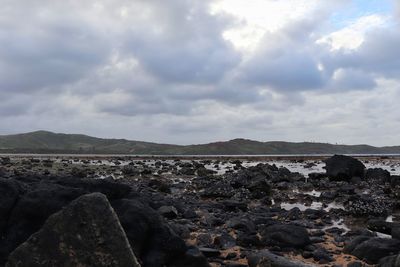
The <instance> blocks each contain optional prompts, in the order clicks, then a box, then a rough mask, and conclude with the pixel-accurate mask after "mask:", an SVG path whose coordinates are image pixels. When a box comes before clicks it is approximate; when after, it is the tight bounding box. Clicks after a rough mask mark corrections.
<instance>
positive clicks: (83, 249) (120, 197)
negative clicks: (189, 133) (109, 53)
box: [0, 155, 400, 267]
mask: <svg viewBox="0 0 400 267" xmlns="http://www.w3.org/2000/svg"><path fill="white" fill-rule="evenodd" d="M24 160H25V162H24V163H23V164H21V163H20V165H17V166H18V167H17V168H16V167H15V163H13V160H4V163H3V166H4V167H5V169H4V170H3V173H4V174H5V175H3V177H6V178H3V179H0V194H1V196H2V197H0V233H1V239H0V262H1V263H0V265H1V264H8V266H39V265H40V266H43V265H47V266H138V265H141V266H209V265H210V264H211V265H212V266H229V267H244V266H253V267H257V266H259V267H262V266H315V265H326V266H362V265H365V264H378V265H380V266H399V265H398V263H399V259H400V256H398V254H399V252H400V244H399V242H400V241H399V238H400V237H399V235H400V227H399V224H398V223H396V222H387V221H386V217H387V215H390V214H392V213H393V211H394V210H396V209H398V208H399V207H400V205H399V201H400V187H399V182H398V181H399V178H398V177H397V176H394V175H390V173H389V172H387V171H385V170H383V169H379V168H374V169H366V167H365V166H364V164H363V163H362V162H360V161H359V160H357V159H354V158H351V157H347V156H339V155H335V156H333V157H331V158H329V159H327V160H326V161H325V163H326V172H325V173H312V174H310V175H309V176H308V177H305V176H304V175H302V174H300V173H293V172H290V171H289V170H288V169H287V168H284V167H277V166H276V165H273V164H272V165H271V164H266V163H265V164H264V163H260V164H257V165H256V166H252V167H244V166H243V164H242V162H241V161H240V160H231V161H230V162H229V164H230V166H232V168H231V170H230V171H228V172H226V173H224V174H217V172H216V171H215V170H218V168H219V166H221V164H223V163H221V162H220V161H219V160H213V161H211V160H201V161H196V160H193V161H180V160H174V161H163V160H154V161H153V163H151V164H148V162H145V161H136V162H131V163H129V164H121V162H122V161H121V160H118V159H115V160H113V165H112V166H111V167H107V168H108V169H106V167H104V166H101V167H98V168H104V169H102V170H111V171H112V172H114V173H117V175H120V176H121V178H120V179H118V180H113V179H108V178H107V179H94V178H93V177H95V176H93V173H95V172H96V167H93V168H91V167H87V168H86V167H82V166H77V164H74V163H71V160H69V161H64V160H63V161H61V167H60V164H59V163H55V161H51V160H39V161H36V160H34V159H30V160H26V159H24ZM28 164H30V165H32V166H33V167H32V168H31V169H28V170H23V167H21V166H26V165H28ZM84 164H86V163H84ZM313 164H315V163H310V162H304V165H305V166H304V167H305V168H311V167H312V165H313ZM210 165H212V166H213V167H214V168H213V169H209V168H207V167H206V166H210ZM35 166H36V167H35ZM37 166H39V167H37ZM50 168H52V170H54V169H55V168H58V169H57V170H58V171H57V174H58V175H54V174H53V175H52V172H54V171H51V170H50ZM60 168H61V169H62V170H60ZM10 170H12V171H10ZM38 170H39V171H38ZM44 170H50V171H48V172H47V173H44ZM104 176H105V177H107V175H104ZM311 191H315V192H319V193H318V194H314V193H310V192H311ZM299 203H301V204H304V205H300V207H299V206H296V204H299ZM315 203H320V204H321V206H320V207H318V208H314V207H313V206H312V204H315ZM282 204H288V205H290V204H292V205H293V207H292V208H286V209H285V208H283V205H282ZM331 204H335V205H333V206H332V207H331V206H330V205H331ZM339 204H340V205H339ZM303 206H304V208H302V207H303ZM340 207H341V208H340ZM343 222H346V223H347V224H348V225H351V227H350V226H349V227H350V228H351V229H347V228H346V227H344V226H343V225H342V224H343ZM108 229H109V230H108ZM378 233H379V236H378ZM382 234H385V235H386V238H382ZM388 237H389V238H388ZM50 247H51V248H55V249H54V251H53V250H49V249H48V248H50ZM46 248H47V249H46ZM68 255H69V256H68ZM71 255H72V256H71ZM93 255H96V257H94V256H93ZM396 264H397V265H396ZM366 266H367V265H366Z"/></svg>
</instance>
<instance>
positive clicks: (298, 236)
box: [260, 224, 311, 248]
mask: <svg viewBox="0 0 400 267" xmlns="http://www.w3.org/2000/svg"><path fill="white" fill-rule="evenodd" d="M260 235H261V241H262V242H263V243H265V244H267V245H270V246H279V247H292V248H303V247H305V246H307V245H309V244H310V243H311V240H310V237H309V234H308V232H307V230H306V228H304V227H302V226H297V225H291V224H275V225H270V226H268V227H265V228H264V229H262V231H261V232H260Z"/></svg>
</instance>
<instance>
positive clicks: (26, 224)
mask: <svg viewBox="0 0 400 267" xmlns="http://www.w3.org/2000/svg"><path fill="white" fill-rule="evenodd" d="M3 191H4V194H2V195H3V196H5V197H2V198H1V200H0V216H1V217H0V227H1V228H0V230H1V232H0V233H1V239H0V264H1V263H4V261H5V259H6V258H7V255H8V254H9V253H10V252H11V251H13V250H14V249H15V248H16V247H17V246H18V245H20V244H21V243H22V242H24V241H26V240H27V239H28V238H29V236H31V235H32V234H33V233H34V232H36V231H38V230H39V229H40V228H41V227H42V225H43V223H44V222H45V221H46V220H47V218H48V217H49V216H50V215H52V214H53V213H55V212H58V211H59V210H60V209H62V208H63V207H64V206H66V205H68V204H69V203H70V202H71V201H72V200H74V199H76V198H78V197H80V196H82V195H84V194H87V193H93V192H100V193H103V194H105V195H106V196H107V197H108V198H109V199H110V200H113V199H118V198H122V197H125V196H127V195H128V194H129V193H130V191H131V188H130V187H129V186H128V185H125V184H122V183H117V182H114V181H108V180H94V179H91V180H89V179H77V178H74V177H43V176H18V177H15V178H14V179H12V180H4V179H2V180H1V181H0V192H3Z"/></svg>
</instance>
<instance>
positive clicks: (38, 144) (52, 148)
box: [0, 131, 400, 155]
mask: <svg viewBox="0 0 400 267" xmlns="http://www.w3.org/2000/svg"><path fill="white" fill-rule="evenodd" d="M0 152H1V153H85V154H132V155H263V154H264V155H267V154H272V155H274V154H275V155H276V154H399V153H400V146H392V147H374V146H369V145H333V144H325V143H309V142H302V143H291V142H258V141H252V140H247V139H234V140H230V141H226V142H215V143H209V144H202V145H188V146H182V145H169V144H157V143H149V142H141V141H130V140H126V139H103V138H96V137H91V136H87V135H81V134H60V133H52V132H47V131H37V132H31V133H24V134H15V135H2V136H0Z"/></svg>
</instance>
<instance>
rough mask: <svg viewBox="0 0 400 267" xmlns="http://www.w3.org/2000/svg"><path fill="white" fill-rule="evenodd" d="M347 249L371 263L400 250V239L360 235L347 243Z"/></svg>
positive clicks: (348, 251)
mask: <svg viewBox="0 0 400 267" xmlns="http://www.w3.org/2000/svg"><path fill="white" fill-rule="evenodd" d="M345 251H346V252H347V253H350V254H352V255H354V256H356V257H357V258H359V259H361V260H365V261H366V262H368V263H370V264H376V263H378V262H379V260H380V259H382V258H384V257H386V256H391V255H393V254H397V253H399V252H400V240H397V239H386V238H378V237H374V238H371V237H365V236H360V237H357V238H355V239H353V240H352V241H351V242H350V243H349V244H347V245H346V247H345Z"/></svg>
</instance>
